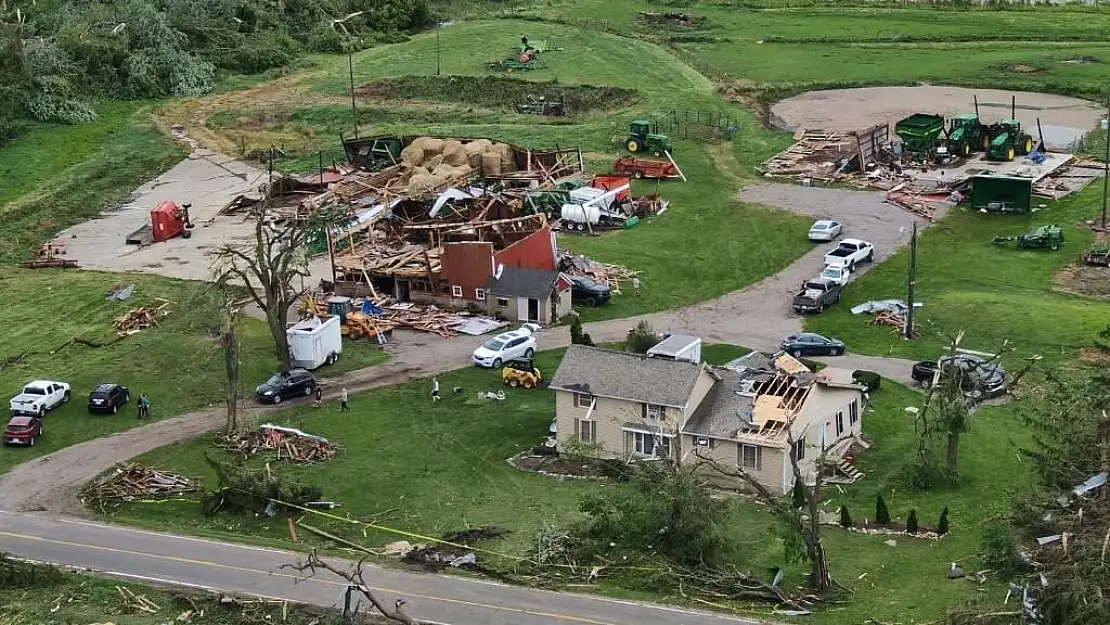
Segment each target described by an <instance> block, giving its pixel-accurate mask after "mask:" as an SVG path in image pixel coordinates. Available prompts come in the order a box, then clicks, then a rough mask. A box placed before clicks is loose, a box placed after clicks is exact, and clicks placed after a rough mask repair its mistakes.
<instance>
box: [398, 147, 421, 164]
mask: <svg viewBox="0 0 1110 625" xmlns="http://www.w3.org/2000/svg"><path fill="white" fill-rule="evenodd" d="M401 162H403V163H404V164H406V165H409V166H410V167H416V166H418V165H420V164H421V163H423V162H424V149H423V148H421V147H419V146H415V145H410V146H408V147H407V148H405V149H403V150H401Z"/></svg>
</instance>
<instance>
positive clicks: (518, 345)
mask: <svg viewBox="0 0 1110 625" xmlns="http://www.w3.org/2000/svg"><path fill="white" fill-rule="evenodd" d="M537 328H538V326H536V325H535V324H531V323H526V324H524V325H522V326H521V327H520V328H519V329H517V330H512V331H510V332H505V333H504V334H498V335H497V336H495V337H493V338H492V339H490V340H488V341H486V343H485V344H484V345H482V346H481V347H479V348H478V349H476V350H474V356H473V357H472V359H473V360H474V364H476V365H478V366H479V367H491V368H493V369H500V368H501V365H502V364H504V363H505V361H507V360H515V359H517V358H531V357H532V355H533V354H535V353H536V337H535V336H534V333H535V331H536V329H537Z"/></svg>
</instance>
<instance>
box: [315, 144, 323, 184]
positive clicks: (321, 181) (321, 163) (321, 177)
mask: <svg viewBox="0 0 1110 625" xmlns="http://www.w3.org/2000/svg"><path fill="white" fill-rule="evenodd" d="M316 156H317V157H318V158H319V159H320V186H321V187H322V186H324V151H323V150H321V151H319V152H317V153H316Z"/></svg>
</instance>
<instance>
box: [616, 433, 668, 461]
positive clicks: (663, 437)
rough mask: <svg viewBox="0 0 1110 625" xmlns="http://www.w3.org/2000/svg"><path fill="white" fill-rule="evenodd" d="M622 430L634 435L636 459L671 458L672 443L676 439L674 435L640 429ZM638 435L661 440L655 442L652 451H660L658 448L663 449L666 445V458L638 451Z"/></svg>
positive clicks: (633, 442) (633, 448) (633, 447)
mask: <svg viewBox="0 0 1110 625" xmlns="http://www.w3.org/2000/svg"><path fill="white" fill-rule="evenodd" d="M621 429H622V431H624V432H628V433H630V434H632V454H633V455H635V456H636V457H639V458H669V457H670V453H671V442H672V441H673V440H674V438H675V437H674V435H671V434H660V433H658V432H648V431H647V430H638V429H635V428H621ZM637 434H639V435H640V436H648V437H651V438H652V439H656V438H658V439H660V440H659V441H657V442H654V444H653V445H652V450H653V451H654V450H655V449H658V448H660V447H663V446H664V445H665V446H666V448H667V455H666V456H658V455H655V454H654V453H652V454H651V455H648V454H645V453H643V452H641V451H636V435H637Z"/></svg>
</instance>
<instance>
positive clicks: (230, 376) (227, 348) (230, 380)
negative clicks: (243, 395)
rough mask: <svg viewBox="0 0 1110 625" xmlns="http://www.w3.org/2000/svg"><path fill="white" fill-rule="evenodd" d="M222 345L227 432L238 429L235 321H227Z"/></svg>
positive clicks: (237, 363) (237, 368)
mask: <svg viewBox="0 0 1110 625" xmlns="http://www.w3.org/2000/svg"><path fill="white" fill-rule="evenodd" d="M220 338H221V340H222V341H223V345H224V368H225V370H226V374H227V431H228V432H229V433H230V432H234V431H236V430H238V429H239V337H238V335H237V334H236V332H235V319H234V318H232V319H230V320H229V321H228V324H227V329H225V330H224V332H223V335H222V336H221V337H220Z"/></svg>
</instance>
